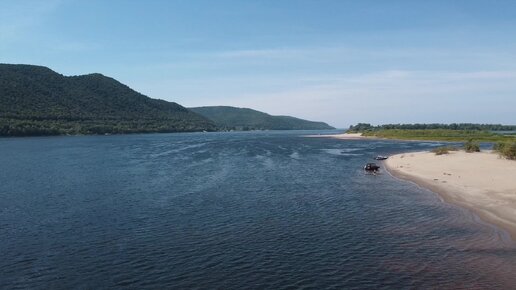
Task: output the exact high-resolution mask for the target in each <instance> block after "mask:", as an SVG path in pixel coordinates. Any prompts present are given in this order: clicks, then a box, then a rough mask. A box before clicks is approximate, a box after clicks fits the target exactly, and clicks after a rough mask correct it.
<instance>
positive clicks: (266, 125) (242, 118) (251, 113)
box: [190, 106, 334, 131]
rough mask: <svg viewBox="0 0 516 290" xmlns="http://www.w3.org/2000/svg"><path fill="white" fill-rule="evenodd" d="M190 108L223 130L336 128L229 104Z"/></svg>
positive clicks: (321, 123)
mask: <svg viewBox="0 0 516 290" xmlns="http://www.w3.org/2000/svg"><path fill="white" fill-rule="evenodd" d="M190 110H192V111H194V112H196V113H198V114H200V115H202V116H204V117H206V118H208V119H210V120H212V121H213V122H215V124H217V126H219V127H220V128H221V129H223V130H244V131H246V130H324V129H334V128H333V127H331V126H329V125H328V124H326V123H323V122H312V121H307V120H302V119H298V118H294V117H288V116H271V115H269V114H266V113H263V112H260V111H256V110H252V109H247V108H235V107H228V106H213V107H197V108H190Z"/></svg>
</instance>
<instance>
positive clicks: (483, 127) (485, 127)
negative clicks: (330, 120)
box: [348, 123, 516, 132]
mask: <svg viewBox="0 0 516 290" xmlns="http://www.w3.org/2000/svg"><path fill="white" fill-rule="evenodd" d="M430 129H432V130H435V129H443V130H470V131H474V130H478V131H516V125H500V124H472V123H458V124H457V123H453V124H437V123H434V124H385V125H378V126H372V125H371V124H368V123H358V124H356V125H352V126H350V127H349V130H348V132H365V131H379V130H430Z"/></svg>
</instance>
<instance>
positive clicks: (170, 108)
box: [0, 64, 216, 136]
mask: <svg viewBox="0 0 516 290" xmlns="http://www.w3.org/2000/svg"><path fill="white" fill-rule="evenodd" d="M203 130H207V131H212V130H216V125H215V124H214V123H213V122H212V121H210V120H208V119H206V118H205V117H203V116H201V115H198V114H196V113H194V112H191V111H190V110H188V109H186V108H184V107H182V106H180V105H178V104H176V103H173V102H167V101H163V100H156V99H151V98H149V97H147V96H144V95H142V94H140V93H138V92H136V91H134V90H132V89H131V88H129V87H128V86H126V85H124V84H121V83H120V82H118V81H116V80H114V79H112V78H109V77H106V76H103V75H101V74H89V75H82V76H63V75H61V74H58V73H56V72H54V71H52V70H50V69H49V68H46V67H42V66H33V65H12V64H0V136H33V135H62V134H106V133H113V134H117V133H137V132H187V131H203Z"/></svg>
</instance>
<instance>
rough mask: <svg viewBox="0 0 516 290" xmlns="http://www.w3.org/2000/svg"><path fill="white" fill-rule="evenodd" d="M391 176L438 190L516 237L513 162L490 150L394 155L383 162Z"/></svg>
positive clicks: (448, 199) (515, 193) (515, 167)
mask: <svg viewBox="0 0 516 290" xmlns="http://www.w3.org/2000/svg"><path fill="white" fill-rule="evenodd" d="M384 164H385V167H386V169H387V170H388V171H389V172H390V173H391V174H392V175H393V176H395V177H398V178H402V179H405V180H409V181H412V182H414V183H416V184H418V185H420V186H422V187H425V188H428V189H430V190H432V191H434V192H437V193H439V194H440V195H441V196H442V198H443V199H444V200H445V201H447V202H451V203H455V204H458V205H461V206H464V207H467V208H469V209H471V210H473V211H474V212H475V213H477V214H478V215H479V216H480V217H481V218H482V219H484V220H486V221H488V222H490V223H493V224H496V225H498V226H500V227H502V228H503V229H505V230H507V231H508V232H509V233H510V235H511V236H512V238H513V239H514V240H516V162H515V161H511V160H506V159H502V158H500V157H499V156H498V155H497V154H495V153H491V152H479V153H465V152H463V151H454V152H450V154H445V155H435V154H434V153H431V152H416V153H405V154H398V155H393V156H391V157H389V159H388V160H386V161H385V163H384Z"/></svg>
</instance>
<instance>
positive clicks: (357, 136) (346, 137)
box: [305, 133, 377, 140]
mask: <svg viewBox="0 0 516 290" xmlns="http://www.w3.org/2000/svg"><path fill="white" fill-rule="evenodd" d="M305 137H312V138H335V139H340V140H362V139H377V138H375V137H366V136H362V133H342V134H327V135H307V136H305Z"/></svg>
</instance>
